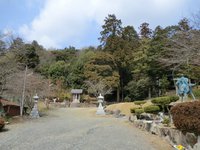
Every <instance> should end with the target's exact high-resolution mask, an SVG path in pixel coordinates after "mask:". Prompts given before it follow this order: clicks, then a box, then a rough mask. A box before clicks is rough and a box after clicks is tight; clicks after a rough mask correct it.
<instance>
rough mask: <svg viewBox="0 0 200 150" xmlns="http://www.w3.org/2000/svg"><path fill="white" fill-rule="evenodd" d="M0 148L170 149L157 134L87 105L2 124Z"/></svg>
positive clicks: (29, 149)
mask: <svg viewBox="0 0 200 150" xmlns="http://www.w3.org/2000/svg"><path fill="white" fill-rule="evenodd" d="M6 128H7V131H4V132H0V150H170V149H171V147H170V146H169V145H168V144H166V143H165V142H164V141H162V140H160V139H159V138H158V137H157V136H154V135H150V134H148V133H146V132H144V131H141V130H139V129H137V128H135V127H133V126H131V125H130V123H128V122H127V121H126V120H125V119H117V118H113V117H109V116H96V115H95V109H91V108H88V109H86V108H60V109H57V110H54V111H52V112H50V113H49V114H48V116H46V117H41V118H39V119H36V120H31V121H26V122H24V123H18V124H13V125H7V126H6Z"/></svg>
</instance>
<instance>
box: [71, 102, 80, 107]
mask: <svg viewBox="0 0 200 150" xmlns="http://www.w3.org/2000/svg"><path fill="white" fill-rule="evenodd" d="M70 107H81V104H80V103H74V102H72V103H71V104H70Z"/></svg>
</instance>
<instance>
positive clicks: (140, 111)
mask: <svg viewBox="0 0 200 150" xmlns="http://www.w3.org/2000/svg"><path fill="white" fill-rule="evenodd" d="M142 113H144V109H143V108H137V109H135V114H136V115H140V114H142Z"/></svg>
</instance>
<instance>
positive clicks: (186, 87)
mask: <svg viewBox="0 0 200 150" xmlns="http://www.w3.org/2000/svg"><path fill="white" fill-rule="evenodd" d="M194 85H195V84H191V83H190V82H189V79H188V78H186V77H184V76H183V75H182V77H180V78H178V79H177V81H176V87H177V91H176V92H177V95H178V96H179V97H180V98H181V101H182V102H183V101H185V100H186V99H187V96H188V94H191V96H192V98H193V99H194V100H195V96H194V94H193V92H192V86H194Z"/></svg>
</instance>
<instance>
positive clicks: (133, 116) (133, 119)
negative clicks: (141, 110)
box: [129, 115, 137, 122]
mask: <svg viewBox="0 0 200 150" xmlns="http://www.w3.org/2000/svg"><path fill="white" fill-rule="evenodd" d="M136 120H137V117H136V115H131V116H129V121H130V122H134V121H136Z"/></svg>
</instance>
